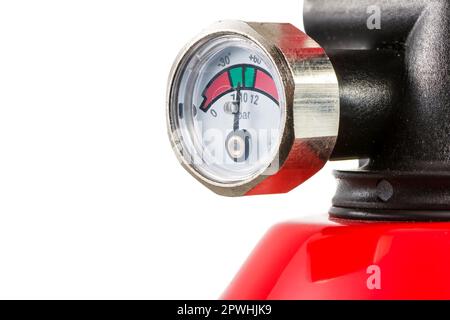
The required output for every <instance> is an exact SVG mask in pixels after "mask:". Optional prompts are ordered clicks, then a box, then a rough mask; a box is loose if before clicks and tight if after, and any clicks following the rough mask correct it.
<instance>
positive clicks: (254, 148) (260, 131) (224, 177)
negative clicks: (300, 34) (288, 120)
mask: <svg viewBox="0 0 450 320" xmlns="http://www.w3.org/2000/svg"><path fill="white" fill-rule="evenodd" d="M183 60H184V63H181V65H180V67H179V69H178V74H177V76H176V77H175V78H174V79H175V80H174V81H175V82H174V84H173V86H172V88H173V93H172V101H171V105H170V113H171V114H170V117H171V119H172V123H174V124H175V127H176V128H175V129H176V130H175V131H176V132H175V136H176V139H177V142H178V143H179V147H180V150H181V154H182V157H183V159H184V161H185V162H187V163H188V164H189V166H190V167H191V168H193V169H194V170H195V171H196V172H197V173H198V174H200V175H201V176H202V177H204V178H206V179H208V180H209V181H212V182H214V183H218V184H235V183H239V182H242V181H248V180H251V179H253V178H254V177H256V176H258V175H260V174H262V173H263V172H265V171H266V170H267V168H268V167H269V166H270V165H273V164H274V162H276V159H275V157H276V155H277V151H278V148H279V145H280V139H281V136H282V130H283V128H284V125H283V122H284V112H283V110H284V108H285V101H284V91H283V86H282V81H281V79H280V77H279V74H278V70H277V68H276V67H275V65H274V63H273V61H272V59H271V58H270V57H269V56H268V55H267V54H266V53H265V51H264V50H263V49H262V48H261V47H259V46H258V45H257V44H256V43H255V42H253V41H251V40H249V39H248V38H246V37H244V36H240V35H222V36H219V37H217V36H216V37H214V38H212V39H210V40H207V41H205V42H203V43H202V44H201V45H197V46H194V47H193V48H191V50H190V51H188V54H187V56H186V57H184V58H183ZM274 160H275V161H274Z"/></svg>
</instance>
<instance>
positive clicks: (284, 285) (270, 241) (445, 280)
mask: <svg viewBox="0 0 450 320" xmlns="http://www.w3.org/2000/svg"><path fill="white" fill-rule="evenodd" d="M222 298H223V299H238V300H239V299H255V300H266V299H271V300H272V299H288V300H291V299H450V222H420V223H419V222H417V223H416V222H398V223H397V222H394V223H393V222H356V221H348V220H336V221H330V220H328V219H327V218H324V219H323V221H321V222H315V223H283V224H280V225H277V226H275V227H273V228H272V229H271V230H270V231H269V232H268V233H267V234H266V236H265V237H264V238H263V239H262V241H261V242H260V243H259V245H258V246H257V247H256V249H255V250H254V252H253V253H252V254H251V256H250V257H249V259H248V260H247V262H246V263H245V264H244V266H243V267H242V269H241V270H240V272H239V273H238V274H237V276H236V277H235V279H234V280H233V282H232V283H231V284H230V286H229V287H228V289H227V290H226V291H225V293H224V294H223V296H222Z"/></svg>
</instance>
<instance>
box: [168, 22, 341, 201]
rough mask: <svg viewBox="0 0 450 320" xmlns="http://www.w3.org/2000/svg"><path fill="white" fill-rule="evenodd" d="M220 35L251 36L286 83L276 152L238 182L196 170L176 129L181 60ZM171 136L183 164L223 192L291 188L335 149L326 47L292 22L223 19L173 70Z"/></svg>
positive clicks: (333, 82) (334, 92) (335, 107)
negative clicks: (259, 169)
mask: <svg viewBox="0 0 450 320" xmlns="http://www.w3.org/2000/svg"><path fill="white" fill-rule="evenodd" d="M222 35H239V36H243V37H245V38H247V39H250V40H251V41H253V42H254V43H255V44H256V45H258V46H259V47H260V48H261V49H262V50H263V51H264V52H265V53H266V54H267V56H268V57H269V58H270V59H271V61H272V62H273V64H274V65H275V66H276V69H277V73H278V75H277V76H278V77H279V78H280V79H281V82H282V85H283V89H284V90H283V91H284V92H283V95H284V97H283V101H284V102H285V103H284V105H282V106H281V107H282V108H283V110H282V112H283V128H282V136H281V138H280V141H279V145H278V152H277V154H276V156H275V157H274V159H273V160H272V162H271V163H268V164H267V169H266V170H265V171H264V172H262V173H261V174H259V175H257V176H255V177H252V178H250V179H247V180H245V181H239V182H237V183H228V184H224V183H218V182H217V181H211V180H210V179H208V178H206V177H204V176H203V175H201V173H199V172H198V171H196V170H195V168H194V167H193V166H192V165H191V164H190V163H189V161H188V159H187V158H186V155H185V153H184V152H183V148H182V143H181V141H180V139H182V137H180V135H179V132H178V125H177V112H176V110H177V109H176V108H177V106H176V99H175V97H176V94H177V93H176V92H175V91H176V85H177V81H178V80H179V79H180V73H181V72H182V70H183V65H185V63H186V61H187V60H188V59H189V57H190V56H191V55H193V54H195V51H196V49H197V48H199V47H200V46H202V45H203V44H205V43H207V42H208V40H210V39H213V38H214V37H217V36H222ZM167 121H168V130H169V137H170V140H171V143H172V146H173V148H174V150H175V153H176V155H177V156H178V158H179V160H180V162H181V164H182V165H183V167H184V168H185V169H186V170H187V171H188V172H189V173H190V174H191V175H193V176H194V177H195V178H196V179H197V180H198V181H200V182H201V183H203V184H204V185H205V186H207V187H208V188H210V189H211V190H213V191H214V192H216V193H218V194H221V195H225V196H243V195H254V194H268V193H283V192H288V191H290V190H292V189H293V188H295V187H296V186H298V185H299V184H301V183H302V182H304V181H305V180H307V179H308V178H310V177H311V176H312V175H314V174H315V173H316V172H318V171H319V170H320V169H321V168H322V167H323V165H324V164H325V163H326V161H328V159H329V157H330V155H331V152H332V151H333V148H334V145H335V142H336V137H337V134H338V128H339V88H338V82H337V78H336V74H335V72H334V70H333V67H332V65H331V62H330V61H329V59H328V57H327V56H326V54H325V52H324V50H323V49H322V48H321V47H320V46H319V45H318V44H317V43H316V42H315V41H314V40H312V39H311V38H309V37H308V36H307V35H306V34H304V33H303V32H301V31H300V30H298V29H297V28H295V27H294V26H292V25H290V24H282V23H254V22H242V21H221V22H218V23H216V24H214V25H213V26H211V27H210V28H208V29H206V30H205V31H204V32H203V33H202V34H200V35H199V36H198V37H197V38H195V39H194V40H193V41H192V42H191V43H190V44H188V45H187V46H186V47H185V48H184V49H183V50H182V51H181V53H180V54H179V56H178V58H177V60H176V61H175V63H174V66H173V68H172V71H171V75H170V78H169V86H168V94H167Z"/></svg>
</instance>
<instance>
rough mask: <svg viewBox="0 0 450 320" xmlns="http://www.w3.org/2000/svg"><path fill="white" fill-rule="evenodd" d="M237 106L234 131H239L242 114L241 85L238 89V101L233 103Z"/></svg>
mask: <svg viewBox="0 0 450 320" xmlns="http://www.w3.org/2000/svg"><path fill="white" fill-rule="evenodd" d="M233 103H234V104H235V105H236V109H235V110H234V112H233V113H234V119H233V131H238V130H239V118H240V117H239V116H240V114H241V84H238V87H237V88H236V101H233Z"/></svg>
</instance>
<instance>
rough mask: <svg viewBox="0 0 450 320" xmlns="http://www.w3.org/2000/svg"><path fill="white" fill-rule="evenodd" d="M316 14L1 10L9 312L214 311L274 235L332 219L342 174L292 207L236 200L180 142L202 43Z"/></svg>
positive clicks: (185, 6)
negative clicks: (186, 304)
mask: <svg viewBox="0 0 450 320" xmlns="http://www.w3.org/2000/svg"><path fill="white" fill-rule="evenodd" d="M300 2H301V1H299V0H290V1H286V0H284V1H273V0H246V1H242V0H227V1H211V0H209V1H208V0H195V1H194V0H190V1H169V0H165V1H111V0H105V1H92V0H89V1H86V0H77V1H60V0H58V1H56V0H55V1H19V0H17V1H2V2H0V298H41V299H45V298H58V299H65V298H84V299H90V298H104V299H108V298H138V299H150V298H153V299H162V298H180V299H187V298H191V299H195V298H212V299H214V298H217V297H219V296H220V294H221V293H222V292H223V290H224V289H225V288H226V286H227V284H228V283H229V282H230V280H231V279H232V277H233V275H234V274H235V273H236V272H237V270H238V269H239V267H240V265H241V264H242V262H243V261H244V260H245V258H246V257H247V256H248V254H249V253H250V252H251V250H252V248H253V247H254V246H255V244H256V243H257V242H258V240H259V239H260V238H261V236H262V235H263V234H264V233H265V231H266V230H267V229H268V228H269V227H270V226H272V225H273V224H276V223H278V222H282V221H285V220H292V219H300V218H302V217H305V216H311V215H316V214H326V212H327V209H328V208H329V206H330V199H331V197H332V195H333V193H334V188H335V183H334V181H333V178H332V176H331V169H332V168H333V166H334V167H336V164H333V165H328V166H327V167H326V168H325V169H324V170H323V171H322V172H321V173H319V174H318V175H317V176H315V177H314V178H313V179H311V180H310V181H308V182H307V183H305V184H304V185H302V186H301V187H299V188H298V189H296V190H294V191H293V192H291V193H289V194H286V195H276V196H262V197H261V196H258V197H249V198H239V199H230V198H222V197H219V196H217V195H215V194H213V193H212V192H210V191H209V190H207V189H205V188H204V187H203V186H201V185H200V184H198V183H197V182H196V181H195V180H194V179H193V178H191V176H189V175H188V174H187V173H186V172H184V170H183V169H182V168H181V166H180V165H179V164H178V163H177V160H176V159H175V156H174V155H173V152H172V150H171V148H170V145H169V142H168V139H167V135H166V127H165V93H166V82H167V76H168V73H169V70H170V67H171V64H172V61H173V60H174V58H175V56H176V54H177V53H178V51H179V49H181V47H182V46H183V45H184V44H185V43H186V42H187V41H188V40H189V39H190V38H191V37H193V36H194V35H195V34H197V33H198V32H199V31H200V30H201V29H202V28H204V27H206V26H208V25H209V24H210V23H212V22H214V21H216V20H220V19H242V20H253V21H278V22H290V23H292V24H294V25H296V26H298V27H302V19H301V3H300ZM337 165H339V167H340V168H342V167H343V165H342V164H337ZM353 165H354V164H353V163H351V164H345V167H349V166H350V167H351V166H353Z"/></svg>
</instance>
